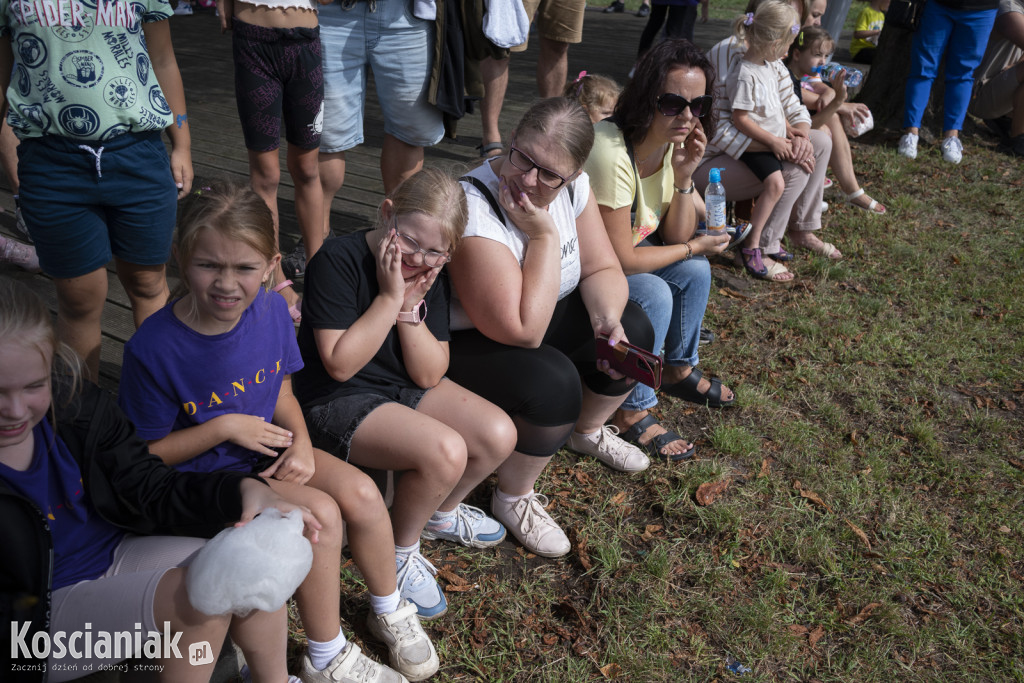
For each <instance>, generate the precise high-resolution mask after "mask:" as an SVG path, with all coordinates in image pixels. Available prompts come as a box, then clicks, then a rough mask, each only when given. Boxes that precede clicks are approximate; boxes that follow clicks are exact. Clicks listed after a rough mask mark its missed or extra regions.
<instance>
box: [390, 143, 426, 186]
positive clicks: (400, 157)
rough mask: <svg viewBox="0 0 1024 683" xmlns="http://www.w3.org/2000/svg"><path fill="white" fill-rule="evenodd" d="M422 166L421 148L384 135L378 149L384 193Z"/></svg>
mask: <svg viewBox="0 0 1024 683" xmlns="http://www.w3.org/2000/svg"><path fill="white" fill-rule="evenodd" d="M421 168H423V148H422V147H415V146H413V145H409V144H406V143H404V142H402V141H401V140H399V139H398V138H396V137H394V136H393V135H385V136H384V144H383V145H381V150H380V175H381V178H382V179H383V180H384V194H391V191H392V190H394V189H395V188H396V187H398V186H399V185H401V184H402V181H403V180H405V179H406V178H408V177H409V176H411V175H413V174H414V173H416V171H418V170H420V169H421Z"/></svg>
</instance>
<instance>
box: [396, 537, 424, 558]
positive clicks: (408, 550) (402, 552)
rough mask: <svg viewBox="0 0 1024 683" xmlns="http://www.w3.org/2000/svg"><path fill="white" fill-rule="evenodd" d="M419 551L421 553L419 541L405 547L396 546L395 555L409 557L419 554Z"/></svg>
mask: <svg viewBox="0 0 1024 683" xmlns="http://www.w3.org/2000/svg"><path fill="white" fill-rule="evenodd" d="M419 551H420V542H419V541H416V542H415V543H413V544H412V545H404V546H403V545H396V546H395V555H398V556H400V557H408V556H409V555H412V554H413V553H418V552H419Z"/></svg>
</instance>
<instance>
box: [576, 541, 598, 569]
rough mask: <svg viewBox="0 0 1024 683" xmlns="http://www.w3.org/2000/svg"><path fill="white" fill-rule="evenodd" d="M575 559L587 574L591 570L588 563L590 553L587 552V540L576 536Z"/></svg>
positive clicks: (590, 565) (591, 565) (590, 564)
mask: <svg viewBox="0 0 1024 683" xmlns="http://www.w3.org/2000/svg"><path fill="white" fill-rule="evenodd" d="M576 557H577V558H579V561H580V564H581V565H583V568H584V569H585V570H586V571H588V572H589V571H590V570H591V568H592V567H593V566H594V565H593V564H592V563H591V562H590V553H589V551H588V550H587V539H585V538H579V537H578V536H577V538H576Z"/></svg>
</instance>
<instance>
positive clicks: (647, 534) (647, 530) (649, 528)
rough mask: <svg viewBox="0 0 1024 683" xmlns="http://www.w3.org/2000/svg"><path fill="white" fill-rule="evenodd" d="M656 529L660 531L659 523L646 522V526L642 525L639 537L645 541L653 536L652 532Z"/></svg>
mask: <svg viewBox="0 0 1024 683" xmlns="http://www.w3.org/2000/svg"><path fill="white" fill-rule="evenodd" d="M656 531H661V525H660V524H648V525H647V526H646V527H644V532H643V533H642V534H640V538H642V539H643V540H645V541H649V540H651V539H652V538H654V532H656Z"/></svg>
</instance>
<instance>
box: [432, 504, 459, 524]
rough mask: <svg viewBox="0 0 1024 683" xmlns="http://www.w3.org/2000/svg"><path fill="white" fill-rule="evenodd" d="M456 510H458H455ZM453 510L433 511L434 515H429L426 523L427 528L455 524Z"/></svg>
mask: <svg viewBox="0 0 1024 683" xmlns="http://www.w3.org/2000/svg"><path fill="white" fill-rule="evenodd" d="M455 510H458V508H455ZM455 510H449V511H448V512H441V511H440V510H435V511H434V514H432V515H430V521H428V522H427V524H428V525H429V526H433V527H444V526H448V525H450V524H454V523H455Z"/></svg>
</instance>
